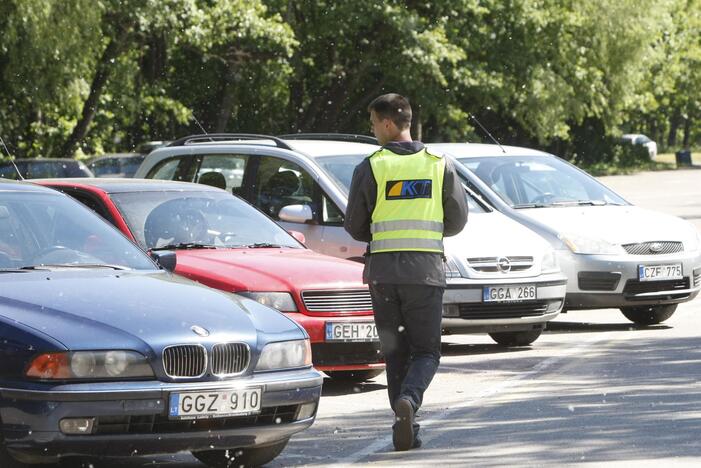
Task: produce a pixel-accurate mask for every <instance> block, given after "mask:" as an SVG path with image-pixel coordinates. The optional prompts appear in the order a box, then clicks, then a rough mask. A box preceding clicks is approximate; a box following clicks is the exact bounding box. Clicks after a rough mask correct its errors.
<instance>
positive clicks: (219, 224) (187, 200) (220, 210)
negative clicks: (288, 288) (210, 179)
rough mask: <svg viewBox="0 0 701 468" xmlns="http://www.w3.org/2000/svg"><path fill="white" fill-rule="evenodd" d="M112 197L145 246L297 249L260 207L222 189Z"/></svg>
mask: <svg viewBox="0 0 701 468" xmlns="http://www.w3.org/2000/svg"><path fill="white" fill-rule="evenodd" d="M111 197H112V200H113V201H114V202H115V204H116V205H117V207H118V209H119V211H120V212H121V213H122V216H123V217H124V219H125V221H126V223H127V225H128V226H129V229H130V230H131V232H132V233H133V234H134V237H135V238H136V241H137V242H138V244H139V245H141V246H142V247H143V248H144V249H151V248H155V247H162V246H164V245H169V244H178V243H197V244H205V245H212V246H217V247H238V246H246V245H250V244H256V243H258V244H260V243H269V244H275V245H281V246H283V247H291V248H302V246H301V245H300V244H299V242H297V241H296V240H295V239H294V238H293V237H292V236H290V235H289V233H287V231H285V230H284V229H282V228H281V227H280V226H278V225H277V224H275V223H274V222H273V221H271V220H270V219H269V218H268V217H266V216H265V215H263V214H262V213H261V212H260V211H258V210H256V209H255V208H254V207H252V206H250V205H249V204H248V203H246V202H245V201H243V200H241V199H239V198H236V197H234V196H232V195H230V194H227V193H224V192H219V191H211V192H195V191H187V192H183V191H158V192H138V193H115V194H112V195H111Z"/></svg>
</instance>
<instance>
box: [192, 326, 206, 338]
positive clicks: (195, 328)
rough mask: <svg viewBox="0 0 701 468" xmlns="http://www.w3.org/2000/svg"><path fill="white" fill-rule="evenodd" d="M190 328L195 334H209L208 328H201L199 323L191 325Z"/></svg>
mask: <svg viewBox="0 0 701 468" xmlns="http://www.w3.org/2000/svg"><path fill="white" fill-rule="evenodd" d="M190 330H192V331H193V332H195V334H197V335H199V336H209V330H207V329H206V328H202V327H200V326H199V325H193V326H191V327H190Z"/></svg>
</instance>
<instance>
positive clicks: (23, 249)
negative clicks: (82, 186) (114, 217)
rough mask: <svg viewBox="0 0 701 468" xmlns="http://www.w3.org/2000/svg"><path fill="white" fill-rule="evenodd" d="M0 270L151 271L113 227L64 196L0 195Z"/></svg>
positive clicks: (18, 193)
mask: <svg viewBox="0 0 701 468" xmlns="http://www.w3.org/2000/svg"><path fill="white" fill-rule="evenodd" d="M0 233H1V235H0V268H20V267H29V266H40V265H56V264H62V265H63V264H67V265H79V264H90V265H95V264H109V265H121V266H124V267H127V268H132V269H143V270H155V269H156V267H155V265H154V264H153V262H151V261H150V260H149V258H148V257H147V256H146V255H145V254H144V253H143V252H142V251H141V250H139V249H138V248H137V247H136V246H135V245H133V244H132V243H131V242H130V241H129V240H127V239H126V238H125V237H124V236H123V235H122V234H121V233H119V232H118V231H117V230H115V229H114V227H112V226H110V225H109V224H107V223H106V222H105V221H103V220H102V219H101V218H99V217H98V216H96V215H95V214H94V213H91V212H90V211H89V210H88V209H87V208H86V207H84V206H82V205H80V204H79V203H78V202H76V201H75V200H72V199H70V198H68V197H66V196H63V195H58V194H56V195H52V194H44V193H22V192H5V193H0Z"/></svg>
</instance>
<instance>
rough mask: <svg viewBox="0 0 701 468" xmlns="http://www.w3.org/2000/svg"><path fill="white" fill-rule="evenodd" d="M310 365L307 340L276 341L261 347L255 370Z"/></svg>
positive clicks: (310, 351)
mask: <svg viewBox="0 0 701 468" xmlns="http://www.w3.org/2000/svg"><path fill="white" fill-rule="evenodd" d="M311 365H312V348H311V345H310V344H309V340H306V339H305V340H294V341H278V342H275V343H268V344H267V345H265V347H264V348H263V351H262V352H261V353H260V357H259V358H258V364H257V365H256V370H257V371H267V370H277V369H290V368H295V367H306V366H311Z"/></svg>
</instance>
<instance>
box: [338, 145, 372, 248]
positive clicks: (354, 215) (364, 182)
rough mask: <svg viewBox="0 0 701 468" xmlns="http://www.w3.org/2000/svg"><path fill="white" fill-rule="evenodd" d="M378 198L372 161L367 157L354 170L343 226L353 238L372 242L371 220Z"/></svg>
mask: <svg viewBox="0 0 701 468" xmlns="http://www.w3.org/2000/svg"><path fill="white" fill-rule="evenodd" d="M376 198H377V182H375V177H374V176H373V175H372V168H371V167H370V161H369V160H367V159H365V160H363V162H361V163H360V164H358V166H357V167H356V168H355V171H353V179H352V181H351V186H350V191H349V192H348V205H347V206H346V217H345V220H344V221H343V227H344V228H345V229H346V231H348V234H350V235H351V237H353V239H355V240H357V241H361V242H370V241H371V240H372V234H371V233H370V222H371V215H372V211H373V210H374V209H375V201H376Z"/></svg>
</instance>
